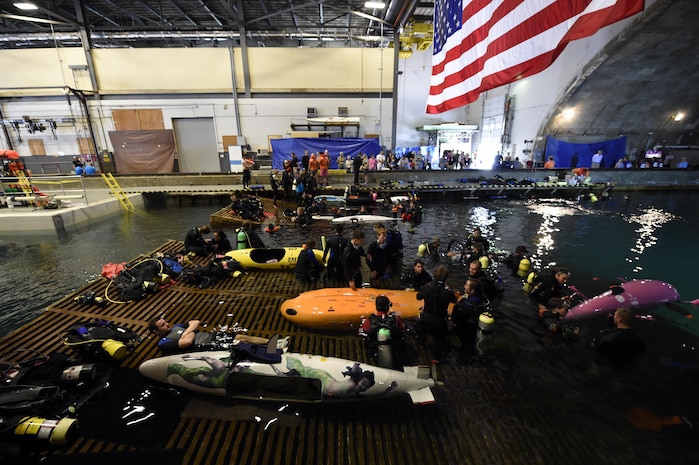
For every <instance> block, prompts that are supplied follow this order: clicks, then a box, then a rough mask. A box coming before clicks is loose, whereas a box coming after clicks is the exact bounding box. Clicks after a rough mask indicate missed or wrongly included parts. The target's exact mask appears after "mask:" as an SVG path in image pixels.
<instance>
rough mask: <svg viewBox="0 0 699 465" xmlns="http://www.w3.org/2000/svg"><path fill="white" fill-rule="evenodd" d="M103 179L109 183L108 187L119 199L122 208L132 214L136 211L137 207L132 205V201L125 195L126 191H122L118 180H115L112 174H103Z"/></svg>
mask: <svg viewBox="0 0 699 465" xmlns="http://www.w3.org/2000/svg"><path fill="white" fill-rule="evenodd" d="M102 179H104V182H106V183H107V186H108V187H109V188H110V189H111V191H112V193H113V194H114V195H115V196H116V198H117V199H119V203H121V206H122V207H124V210H126V211H129V212H132V211H134V210H135V209H136V207H134V206H133V204H132V203H131V200H129V198H128V197H127V196H126V194H124V191H123V190H121V186H120V185H119V183H118V182H117V181H116V179H114V176H112V173H102Z"/></svg>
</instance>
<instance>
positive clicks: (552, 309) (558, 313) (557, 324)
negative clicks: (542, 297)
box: [539, 297, 580, 344]
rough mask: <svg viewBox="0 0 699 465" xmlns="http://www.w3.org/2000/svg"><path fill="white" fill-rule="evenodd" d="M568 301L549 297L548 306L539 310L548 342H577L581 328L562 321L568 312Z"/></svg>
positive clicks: (544, 337) (543, 336)
mask: <svg viewBox="0 0 699 465" xmlns="http://www.w3.org/2000/svg"><path fill="white" fill-rule="evenodd" d="M568 309H569V307H568V303H567V302H566V301H565V300H563V299H561V298H559V297H552V298H550V299H549V301H548V303H547V305H546V307H545V308H544V309H540V310H539V321H540V322H541V325H542V326H543V334H541V336H542V338H543V341H544V342H545V343H547V344H560V343H562V342H575V341H576V340H577V336H578V334H580V328H578V327H577V326H575V327H572V326H569V325H567V324H565V323H563V322H562V321H561V318H563V317H564V316H566V315H567V314H568Z"/></svg>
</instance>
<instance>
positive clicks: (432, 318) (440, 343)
mask: <svg viewBox="0 0 699 465" xmlns="http://www.w3.org/2000/svg"><path fill="white" fill-rule="evenodd" d="M416 298H417V300H423V299H424V301H425V306H424V308H423V311H422V316H421V317H420V326H419V328H420V332H421V336H422V337H426V336H427V335H430V336H432V338H433V340H434V352H435V355H436V356H440V355H443V354H445V353H446V348H447V346H446V341H445V338H446V335H447V329H448V326H447V318H448V316H449V313H448V312H449V304H450V303H456V294H454V292H453V291H450V290H449V289H446V287H445V284H444V283H443V282H442V281H432V282H431V283H430V284H427V285H426V286H423V287H422V289H420V291H419V292H418V293H417V295H416Z"/></svg>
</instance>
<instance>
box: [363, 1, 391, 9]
mask: <svg viewBox="0 0 699 465" xmlns="http://www.w3.org/2000/svg"><path fill="white" fill-rule="evenodd" d="M364 8H377V9H380V10H383V9H384V8H386V4H385V3H384V2H366V3H365V4H364Z"/></svg>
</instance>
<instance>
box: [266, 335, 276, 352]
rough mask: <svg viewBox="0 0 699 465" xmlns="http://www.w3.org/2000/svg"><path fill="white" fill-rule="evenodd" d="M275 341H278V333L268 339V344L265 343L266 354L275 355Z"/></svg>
mask: <svg viewBox="0 0 699 465" xmlns="http://www.w3.org/2000/svg"><path fill="white" fill-rule="evenodd" d="M277 339H279V333H277V334H275V335H274V336H272V337H271V338H269V342H267V350H266V352H267V354H268V355H272V354H276V353H277Z"/></svg>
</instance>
